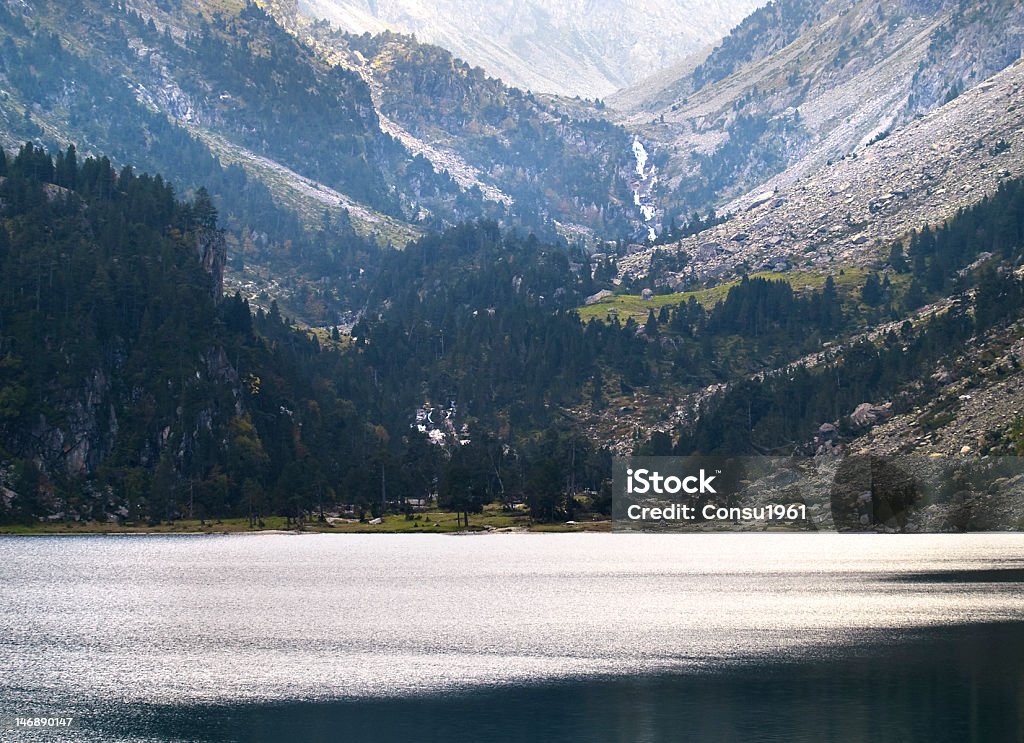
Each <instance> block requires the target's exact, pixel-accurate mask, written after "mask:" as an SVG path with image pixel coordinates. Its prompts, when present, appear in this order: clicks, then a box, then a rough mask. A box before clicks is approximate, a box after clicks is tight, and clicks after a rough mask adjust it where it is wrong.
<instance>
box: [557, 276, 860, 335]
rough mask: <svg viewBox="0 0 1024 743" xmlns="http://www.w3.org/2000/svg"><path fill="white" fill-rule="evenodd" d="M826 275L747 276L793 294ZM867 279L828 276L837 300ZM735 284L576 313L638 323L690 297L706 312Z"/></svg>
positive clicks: (630, 299)
mask: <svg viewBox="0 0 1024 743" xmlns="http://www.w3.org/2000/svg"><path fill="white" fill-rule="evenodd" d="M829 275H830V274H827V273H819V272H816V271H787V272H786V273H778V272H775V271H758V272H757V273H752V274H750V278H762V279H769V280H778V279H782V280H783V281H786V282H788V283H789V285H790V286H792V287H793V290H794V291H797V292H801V291H821V289H822V288H823V287H824V286H825V281H826V279H827V278H828V277H829ZM867 275H868V271H867V269H864V268H845V269H843V274H842V275H839V274H838V273H836V274H831V276H832V278H833V280H834V281H835V283H836V288H837V289H838V290H839V293H840V295H841V296H843V295H848V294H850V293H851V292H853V291H857V290H859V289H860V287H862V286H863V285H864V280H865V279H866V278H867ZM738 283H740V280H739V279H736V280H735V281H730V282H727V283H724V284H719V285H718V286H712V287H709V288H707V289H696V290H694V291H689V292H677V293H675V294H655V295H654V297H652V298H651V299H649V300H647V301H644V300H643V299H642V298H641V297H640V296H639V295H637V294H616V295H615V296H612V297H607V298H606V299H603V300H601V301H600V302H597V303H595V304H592V305H587V306H583V307H579V308H577V310H576V312H578V313H579V316H580V319H581V320H583V321H584V322H589V321H591V320H607V319H608V317H609V315H611V316H612V317H614V316H615V315H618V318H619V320H620V321H621V322H626V320H627V319H628V318H630V317H632V318H633V319H634V320H635V321H637V322H640V323H642V322H644V321H645V320H647V313H648V311H649V310H652V309H653V310H654V311H655V313H657V312H658V311H659V310H660V309H661V308H662V307H665V306H670V307H671V306H675V305H678V304H683V303H685V302H689V301H690V298H691V297H693V298H694V299H696V300H697V301H698V302H700V303H701V304H702V305H703V306H704V307H706V308H707V309H710V308H712V307H714V306H715V304H717V303H718V302H720V301H723V300H724V299H725V297H726V295H727V294H728V293H729V290H730V289H731V288H732V287H734V286H736V285H737V284H738Z"/></svg>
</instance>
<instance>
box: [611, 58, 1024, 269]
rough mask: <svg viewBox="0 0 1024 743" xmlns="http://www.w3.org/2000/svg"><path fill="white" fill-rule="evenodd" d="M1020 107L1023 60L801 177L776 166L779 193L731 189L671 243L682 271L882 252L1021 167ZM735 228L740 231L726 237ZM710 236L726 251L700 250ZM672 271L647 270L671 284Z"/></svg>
mask: <svg viewBox="0 0 1024 743" xmlns="http://www.w3.org/2000/svg"><path fill="white" fill-rule="evenodd" d="M1021 111H1024V62H1018V63H1016V64H1015V65H1013V66H1011V67H1009V68H1007V69H1006V70H1004V71H1003V72H1001V73H999V74H998V75H996V76H995V77H993V78H992V79H991V80H990V81H988V82H986V83H985V84H984V85H981V86H979V87H978V88H976V89H974V90H971V91H968V92H967V93H964V94H963V95H961V96H959V97H958V98H957V99H956V100H954V101H952V102H950V103H948V104H946V105H945V106H943V107H942V108H940V109H938V110H937V111H935V112H933V113H931V114H929V115H927V116H924V117H923V118H921V119H919V120H917V121H914V122H912V123H911V124H909V125H908V126H907V127H906V128H904V129H901V130H899V131H897V132H894V133H893V134H891V135H890V136H888V137H886V138H885V139H882V140H880V141H878V142H874V143H873V144H870V145H866V146H864V147H862V148H860V149H858V150H857V152H856V153H855V156H853V157H848V158H844V159H842V160H840V161H839V162H837V163H833V164H832V165H831V166H829V167H826V168H824V169H823V170H821V171H820V172H818V173H816V174H815V175H813V176H811V177H808V178H803V179H800V178H798V177H797V175H796V174H795V173H793V172H792V171H788V172H787V173H783V174H782V175H780V176H778V177H777V178H775V179H773V180H772V181H770V182H769V186H770V187H771V188H776V187H777V188H778V190H779V195H780V197H782V198H780V199H777V200H774V201H762V200H761V199H759V197H757V196H753V197H750V199H740V200H739V201H737V202H736V203H735V204H734V207H733V214H734V216H733V217H732V218H731V219H729V220H728V221H726V222H725V223H723V224H721V225H718V226H716V227H712V228H710V229H708V230H705V231H704V232H702V233H700V234H698V235H694V236H692V237H688V238H685V239H683V240H681V241H680V242H679V243H677V244H676V246H675V249H676V250H679V251H682V252H684V253H686V254H687V255H688V256H689V258H690V260H689V262H688V264H687V271H693V272H695V273H696V275H697V276H698V277H709V276H725V275H728V274H729V273H730V272H735V269H736V267H737V266H739V265H740V264H742V263H746V264H747V265H748V266H751V267H757V266H761V265H763V264H765V263H778V262H779V261H780V260H787V261H789V262H790V263H791V264H792V266H793V267H794V268H809V269H815V270H819V271H822V272H831V271H838V270H839V268H841V267H843V266H850V265H863V264H866V263H868V262H871V261H873V260H876V259H879V258H884V255H883V253H884V252H885V251H887V250H888V246H889V245H891V244H892V242H894V241H896V240H900V239H903V238H905V237H906V236H907V235H908V234H909V233H910V231H911V230H912V229H918V228H920V227H921V226H923V225H925V224H937V223H940V222H942V221H944V220H946V219H948V218H949V217H951V216H952V215H953V214H954V213H955V212H956V211H957V210H958V209H961V208H964V207H967V206H971V205H973V204H975V203H977V202H978V201H980V200H981V199H982V198H984V197H985V196H986V195H988V194H991V193H993V192H994V191H995V190H996V189H997V188H998V187H999V184H1000V183H1001V182H1002V181H1003V180H1005V178H1007V177H1010V176H1012V177H1020V176H1024V157H1022V154H1024V126H1022V124H1021ZM1001 143H1005V144H1001ZM758 202H759V205H757V206H753V208H749V209H748V208H747V207H748V206H750V205H751V204H752V203H758ZM739 234H745V235H746V236H747V238H746V239H745V240H743V241H742V242H729V240H730V238H732V237H733V236H736V235H739ZM712 244H728V245H730V247H731V249H732V251H733V252H731V253H726V252H722V253H719V252H712V251H710V250H707V249H706V246H708V245H712ZM660 249H661V250H665V249H672V246H668V247H667V248H666V247H665V246H662V247H661V248H660ZM650 258H651V251H650V250H645V251H642V252H640V253H637V254H636V255H631V256H626V257H625V258H623V259H622V260H621V261H620V263H619V271H620V274H621V275H622V276H623V277H625V276H644V275H646V274H647V272H648V268H649V266H650ZM679 278H680V276H679V275H677V274H669V275H663V276H657V277H656V280H657V282H658V283H660V284H666V285H669V286H671V285H673V284H674V283H675V282H676V281H678V280H679Z"/></svg>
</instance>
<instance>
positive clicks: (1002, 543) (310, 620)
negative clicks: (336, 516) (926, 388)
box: [0, 534, 1024, 743]
mask: <svg viewBox="0 0 1024 743" xmlns="http://www.w3.org/2000/svg"><path fill="white" fill-rule="evenodd" d="M1022 559H1024V538H1022V537H1021V536H1018V535H1009V534H992V535H927V536H925V535H922V536H906V537H886V536H874V535H872V536H855V535H835V534H814V535H755V534H720V535H664V536H660V535H659V536H653V535H502V536H483V537H450V536H405V535H396V536H385V535H380V536H362V535H351V536H301V537H299V536H286V535H280V536H269V535H264V536H253V537H248V536H233V537H167V536H153V537H138V536H133V537H53V538H0V714H2V715H11V714H39V713H43V714H53V713H74V714H76V715H79V716H80V720H81V727H79V728H78V729H76V730H73V731H70V732H69V733H65V734H64V736H63V737H62V739H67V740H98V741H113V740H131V741H143V740H153V741H165V740H183V741H193V740H194V741H292V740H295V741H301V740H324V741H328V740H330V741H334V740H338V741H420V740H422V741H496V742H497V743H501V742H502V741H543V740H555V741H688V740H694V741H808V742H810V741H894V742H895V741H910V742H914V741H986V742H987V741H1012V742H1014V743H1020V742H1021V741H1024V583H1022V581H1024V574H1022V572H1024V571H1022V565H1024V563H1022ZM57 737H60V736H57V735H47V734H43V733H38V732H31V733H23V732H15V731H3V730H0V739H3V740H8V739H9V740H30V739H35V740H43V739H55V738H57Z"/></svg>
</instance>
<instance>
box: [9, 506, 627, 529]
mask: <svg viewBox="0 0 1024 743" xmlns="http://www.w3.org/2000/svg"><path fill="white" fill-rule="evenodd" d="M494 529H516V530H524V531H525V530H529V531H541V532H570V531H608V530H609V529H610V523H609V522H607V521H582V520H581V521H580V522H579V523H577V524H564V523H552V524H539V523H534V522H533V520H532V519H531V518H530V515H529V513H528V512H527V511H526V510H525V509H521V508H519V509H515V510H513V511H506V510H504V509H502V507H501V506H499V505H497V504H493V503H492V504H489V505H487V506H486V507H485V508H484V510H483V513H472V514H470V515H469V529H468V531H491V530H494ZM266 531H303V532H319V533H325V534H446V533H453V532H460V531H467V529H466V528H465V527H464V526H460V524H459V521H458V516H457V515H456V514H455V513H454V512H451V511H441V510H431V511H424V512H421V513H416V514H414V515H413V517H412V518H406V517H405V516H404V515H401V514H387V515H386V516H384V517H383V519H382V520H381V523H380V524H370V523H369V522H368V521H363V522H354V523H350V522H346V521H335V522H334V523H326V522H321V521H318V520H316V519H314V520H310V521H306V522H305V523H304V524H303V526H302V528H301V529H299V528H298V527H297V526H296V525H295V522H294V521H293V522H291V524H289V523H288V521H287V519H285V518H284V517H283V516H270V517H267V518H264V519H263V526H259V527H250V526H249V520H248V519H247V518H233V519H214V520H207V521H204V522H201V521H199V520H198V519H182V520H179V521H168V522H163V523H160V524H155V525H152V526H150V525H149V524H147V523H145V522H140V523H132V522H126V523H116V522H114V523H109V522H101V521H68V522H57V523H51V522H46V523H43V522H40V523H34V524H27V525H24V524H14V525H6V526H0V534H22V535H32V534H38V535H42V534H255V533H258V532H266Z"/></svg>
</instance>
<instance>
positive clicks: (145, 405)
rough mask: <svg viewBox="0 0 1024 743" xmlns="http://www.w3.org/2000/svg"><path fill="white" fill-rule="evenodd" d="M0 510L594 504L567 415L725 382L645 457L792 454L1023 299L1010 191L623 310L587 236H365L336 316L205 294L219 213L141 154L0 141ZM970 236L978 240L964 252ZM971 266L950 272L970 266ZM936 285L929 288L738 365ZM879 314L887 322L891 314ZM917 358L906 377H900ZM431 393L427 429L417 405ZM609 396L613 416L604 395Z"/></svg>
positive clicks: (594, 462)
mask: <svg viewBox="0 0 1024 743" xmlns="http://www.w3.org/2000/svg"><path fill="white" fill-rule="evenodd" d="M0 178H2V180H0V203H2V229H0V268H2V271H0V459H2V461H3V463H4V465H3V466H4V480H5V482H6V483H7V486H6V492H7V493H8V495H7V496H6V497H5V499H4V503H3V505H4V509H3V512H2V517H3V518H4V519H5V520H8V521H26V520H33V519H35V518H37V517H39V516H43V515H53V514H62V515H65V516H69V515H72V514H73V515H74V516H75V517H77V518H86V519H88V518H93V519H99V520H106V519H109V518H113V517H116V518H120V519H130V520H133V521H139V520H148V521H151V522H158V521H162V520H173V519H177V518H182V517H186V516H189V517H194V518H206V517H224V516H234V517H249V518H250V519H251V520H252V522H253V523H257V522H258V521H259V520H260V519H261V518H263V517H265V516H267V515H284V516H288V517H290V518H295V519H297V520H303V519H309V518H316V517H318V516H319V515H321V514H323V513H324V512H325V510H330V509H334V508H336V507H338V506H346V507H352V508H353V509H354V510H357V511H358V512H359V513H365V514H379V513H380V512H381V511H383V510H402V509H403V508H407V506H406V505H405V504H406V503H407V502H408V501H410V500H419V499H427V498H431V497H436V498H437V499H438V502H439V503H440V504H442V505H444V506H445V507H448V508H450V509H451V510H456V511H460V512H466V513H471V512H473V511H478V510H480V508H482V507H483V505H485V504H487V503H503V504H506V505H508V506H509V507H511V506H512V505H513V504H515V503H520V502H521V503H526V504H527V505H528V507H529V508H530V511H531V513H532V514H533V516H534V518H536V519H538V520H550V519H556V518H566V517H570V516H571V515H572V514H573V513H574V512H575V510H576V509H577V507H578V505H579V502H580V501H579V500H578V496H582V495H583V494H584V493H589V494H590V496H589V497H588V500H587V502H588V504H589V507H592V508H595V509H598V510H600V509H602V508H606V507H607V502H606V500H605V496H604V495H603V494H605V493H607V482H608V479H609V478H610V472H611V458H612V452H611V450H610V449H609V448H608V447H607V445H605V444H604V443H603V442H601V441H595V440H594V439H593V437H591V436H589V435H588V434H587V433H586V431H584V430H583V429H582V428H581V427H580V426H579V425H578V424H577V423H576V421H575V419H574V417H573V415H572V411H574V410H575V411H579V410H588V411H591V412H593V411H602V410H605V409H607V407H608V406H609V405H610V404H612V403H611V402H610V401H613V400H618V399H622V398H623V396H624V395H627V396H628V395H630V394H635V393H637V392H654V393H658V394H684V393H685V392H687V391H693V390H698V389H701V388H703V387H705V386H707V385H712V384H722V383H726V384H727V385H728V386H727V389H726V390H725V391H724V392H723V394H721V395H719V396H717V397H716V398H714V399H713V400H712V401H711V402H710V403H709V404H710V406H711V407H710V408H709V412H708V413H707V414H705V415H702V416H700V417H699V418H698V419H697V420H696V421H695V422H693V423H692V424H690V425H686V426H683V427H682V428H680V429H678V430H676V431H675V432H674V434H672V433H668V434H666V433H657V434H655V435H654V436H653V437H652V438H651V439H649V440H646V439H639V440H637V441H636V442H635V450H636V451H637V452H639V453H650V454H667V453H677V454H690V453H695V452H701V453H709V454H712V453H713V454H745V453H753V452H762V453H763V452H775V453H784V452H796V451H799V450H800V448H801V446H803V445H804V443H805V442H806V441H808V440H809V439H810V438H811V436H812V435H813V433H814V431H815V430H816V428H817V426H818V425H819V424H821V423H822V422H827V421H842V420H843V419H844V416H846V415H848V414H849V412H850V411H852V409H853V408H854V407H855V406H856V405H857V404H858V403H860V402H863V401H864V400H871V399H879V398H881V397H885V398H887V399H896V400H898V401H899V403H898V404H899V405H903V406H911V405H913V404H915V401H916V400H919V399H926V398H927V397H928V396H929V395H932V394H933V393H934V392H935V389H934V387H935V383H934V382H929V381H928V380H929V376H928V372H929V370H931V369H934V368H935V367H936V365H938V364H939V363H940V362H941V361H942V360H943V359H944V358H945V357H947V356H948V355H949V354H950V352H951V350H955V349H957V348H960V347H962V346H963V344H964V343H966V342H967V341H968V340H969V339H971V338H973V337H978V336H983V335H984V334H986V333H989V332H991V331H993V330H994V329H998V328H1000V327H1002V326H1003V325H1004V324H1005V323H1006V322H1007V321H1011V320H1015V319H1017V318H1018V317H1019V315H1020V311H1021V308H1022V304H1024V291H1022V284H1021V281H1020V279H1019V278H1018V277H1017V276H1016V274H1015V273H1014V272H1013V271H1012V270H1009V269H1007V268H1006V267H1007V266H1013V265H1016V264H1017V263H1018V262H1019V260H1020V256H1021V247H1022V244H1024V240H1022V235H1024V224H1022V221H1024V217H1022V215H1024V208H1022V207H1024V188H1022V185H1021V183H1020V182H1017V181H1015V182H1011V183H1008V184H1007V185H1005V186H1004V187H1003V188H1002V189H1001V190H1000V191H999V192H998V193H997V194H996V195H995V196H993V197H992V198H990V199H987V200H986V201H984V202H982V203H981V204H979V205H978V206H976V207H974V208H972V209H969V210H966V211H963V212H962V213H960V214H959V215H957V216H956V218H955V219H953V220H951V221H950V222H949V223H948V224H946V225H944V226H942V227H940V228H939V229H934V228H925V229H923V230H921V231H919V232H915V233H914V234H913V235H912V236H911V238H910V239H909V240H908V241H907V244H906V246H905V248H904V246H903V245H902V244H899V245H894V246H893V249H892V251H891V252H890V256H889V263H888V265H887V266H886V269H885V272H884V278H881V279H880V278H879V275H878V274H876V273H869V274H868V275H867V277H866V279H865V280H864V282H863V284H862V285H860V286H856V287H852V288H851V287H846V288H845V289H842V290H841V289H840V288H837V283H836V282H835V281H834V280H833V279H832V277H829V278H828V279H827V280H826V281H825V282H824V283H823V284H822V285H821V286H820V288H818V289H810V290H808V289H805V290H801V291H796V290H794V289H793V288H792V286H791V285H790V283H787V282H786V281H783V280H781V279H769V278H761V277H753V278H743V279H742V280H741V281H737V282H734V283H733V284H732V285H731V286H730V287H729V288H728V291H726V292H724V293H721V294H719V297H720V298H719V299H718V300H717V301H716V302H714V303H713V304H712V303H710V302H708V301H705V302H703V303H702V302H699V301H697V300H696V299H695V298H694V297H693V296H691V297H690V298H689V299H688V300H687V301H681V302H679V303H678V304H662V305H661V306H660V308H659V309H658V311H657V312H656V311H655V310H654V309H653V308H652V309H650V310H649V312H648V315H647V318H646V321H644V322H637V321H635V320H634V319H632V318H628V319H627V320H626V321H625V322H622V321H620V320H619V319H618V318H617V317H615V316H612V315H609V316H608V317H607V318H604V319H594V320H591V321H589V322H584V321H583V320H581V318H580V316H579V314H578V313H577V311H576V310H575V308H577V307H579V306H581V304H582V302H583V299H584V298H585V297H586V296H588V295H590V294H592V293H593V292H595V291H597V290H599V289H601V288H604V287H607V286H609V285H610V284H608V283H607V281H606V280H605V279H604V278H603V277H602V274H601V271H600V270H598V271H591V270H589V269H588V268H587V267H588V266H589V262H588V257H587V255H586V254H585V253H583V252H582V251H581V249H579V248H573V247H571V246H570V245H568V244H566V243H561V244H551V243H544V242H541V241H539V240H538V239H537V238H535V237H533V236H532V235H529V234H517V233H515V232H508V231H503V230H502V229H499V227H498V226H497V225H495V224H493V223H488V222H481V223H476V224H468V223H467V224H463V225H460V226H457V227H454V228H451V229H448V230H447V231H445V232H443V233H435V234H431V235H429V236H427V237H424V238H422V239H421V240H419V241H417V242H415V243H412V244H410V245H409V246H408V247H407V248H406V249H404V250H388V251H384V252H383V253H382V254H381V256H380V258H379V267H378V268H376V269H375V271H374V273H373V275H372V276H370V277H369V278H368V279H367V280H366V283H365V286H364V287H363V289H362V292H363V293H364V297H365V304H364V307H363V311H362V312H361V313H360V315H359V319H358V321H357V322H356V323H355V325H354V326H353V327H352V328H351V331H350V332H349V333H346V334H344V335H342V334H340V333H338V331H337V329H336V328H335V329H334V330H333V331H332V332H331V333H328V334H323V333H319V334H318V333H315V332H313V331H311V330H309V329H303V328H301V327H299V326H297V325H296V324H295V323H293V322H292V321H291V319H290V318H288V317H285V316H283V314H282V313H281V311H280V310H279V308H278V306H277V304H276V303H271V304H270V305H269V308H268V309H266V310H264V309H255V310H254V309H253V307H251V306H250V304H249V302H248V301H247V300H246V299H244V298H242V297H241V296H240V295H238V294H233V295H230V296H223V286H222V281H223V272H224V267H225V264H226V261H227V256H226V246H225V240H224V233H223V229H222V227H221V225H220V223H219V221H218V214H217V210H216V208H215V207H214V205H213V203H212V201H211V199H210V197H209V196H208V195H207V193H206V191H205V190H204V189H202V188H200V189H197V190H196V191H195V192H194V193H192V194H191V195H189V196H188V197H187V198H183V197H182V195H181V194H178V193H176V191H175V189H174V186H173V185H172V184H171V183H169V182H167V181H165V180H164V179H163V178H162V177H161V176H160V175H148V174H138V173H136V172H134V171H133V169H132V168H131V167H128V166H126V167H123V168H121V169H120V170H119V171H115V169H114V168H113V167H112V166H111V164H110V162H109V161H108V160H107V159H106V158H99V159H97V158H87V159H84V160H80V159H79V157H78V156H77V153H76V151H75V148H74V147H68V148H67V149H65V150H63V151H59V152H57V153H56V154H51V153H48V152H46V151H44V150H43V149H41V148H40V147H38V146H36V145H34V144H33V143H31V142H29V143H26V144H25V145H24V146H23V147H22V148H21V149H20V150H19V151H18V152H17V153H10V154H4V155H3V157H2V158H0ZM979 256H982V257H983V259H984V260H982V261H981V263H980V264H978V263H977V259H978V257H979ZM972 264H974V265H973V267H972V268H971V269H970V270H964V269H965V267H968V266H972ZM946 296H951V297H953V301H952V304H951V306H950V307H949V309H948V311H946V312H944V313H941V314H936V315H934V316H933V317H931V318H930V319H928V320H926V321H923V322H917V323H911V322H909V321H907V322H904V323H903V324H902V325H900V326H898V327H896V328H894V329H893V330H890V331H889V332H887V333H885V334H883V335H882V336H880V337H877V338H865V337H859V339H856V340H854V341H853V342H851V343H849V344H847V345H846V346H844V347H841V348H839V349H837V350H835V351H834V352H831V353H830V354H829V355H828V358H827V361H826V363H824V364H819V365H817V366H815V367H813V368H811V367H809V366H805V365H803V364H801V363H797V364H796V365H794V366H790V367H788V371H785V372H782V373H779V372H774V373H769V374H767V376H764V375H760V372H761V371H762V370H763V369H764V368H765V364H766V363H767V362H766V361H765V359H770V360H771V366H772V367H773V368H779V367H780V366H784V365H785V364H786V363H789V362H797V361H798V360H799V359H800V358H801V357H802V356H803V355H805V354H808V353H812V352H815V351H818V350H820V349H821V348H822V344H823V343H824V342H826V341H827V340H828V339H832V338H841V337H844V336H850V337H855V335H856V331H857V329H858V328H859V327H861V326H862V325H863V324H864V323H865V322H868V321H873V322H877V321H878V320H879V319H883V320H884V319H886V318H891V319H892V320H899V319H901V318H905V317H908V316H909V315H908V313H910V312H911V311H913V310H914V309H916V308H917V307H919V306H921V305H923V304H925V303H926V302H931V301H934V300H936V299H940V298H942V297H946ZM897 325H898V323H897ZM919 380H924V381H923V383H921V382H920V381H919ZM431 408H432V409H448V410H450V411H451V414H450V423H451V425H449V426H448V427H447V428H446V429H444V430H443V431H442V432H441V434H442V435H441V437H440V438H438V437H437V436H435V438H434V440H433V441H432V440H431V438H430V435H429V434H430V432H428V431H426V430H424V429H422V428H419V427H417V426H416V425H415V422H416V417H415V411H417V409H421V410H422V409H431ZM611 413H612V414H613V413H614V411H611Z"/></svg>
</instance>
